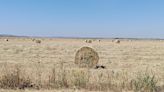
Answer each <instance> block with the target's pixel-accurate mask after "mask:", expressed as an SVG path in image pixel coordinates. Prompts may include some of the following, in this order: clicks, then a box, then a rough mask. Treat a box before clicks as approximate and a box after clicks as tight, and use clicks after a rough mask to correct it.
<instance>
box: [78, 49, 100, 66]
mask: <svg viewBox="0 0 164 92" xmlns="http://www.w3.org/2000/svg"><path fill="white" fill-rule="evenodd" d="M98 61H99V56H98V53H97V52H96V51H94V50H93V49H92V48H90V47H82V48H81V49H79V50H78V51H77V53H76V55H75V64H77V65H78V66H79V67H81V68H93V67H95V66H96V65H97V63H98Z"/></svg>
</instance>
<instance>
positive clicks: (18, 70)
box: [0, 38, 164, 92]
mask: <svg viewBox="0 0 164 92" xmlns="http://www.w3.org/2000/svg"><path fill="white" fill-rule="evenodd" d="M4 39H5V38H0V43H1V44H0V52H1V53H0V72H1V75H0V78H1V79H0V87H1V90H0V92H57V91H59V92H60V91H61V92H67V91H70V92H75V91H79V92H86V91H93V92H94V91H106V92H163V91H162V90H163V85H164V41H160V40H121V43H119V44H118V43H115V42H112V40H111V39H101V41H100V42H99V41H98V40H95V41H93V42H92V43H86V42H85V39H61V38H60V39H59V38H37V39H40V40H41V41H42V42H41V43H40V44H38V43H35V42H33V41H32V39H31V38H8V39H9V41H5V40H4ZM83 46H88V47H92V48H93V49H94V50H95V51H97V52H98V54H99V57H100V60H99V62H98V64H99V65H104V66H106V69H93V68H92V69H87V68H79V67H78V66H77V65H75V64H74V58H75V54H76V52H77V50H78V49H80V48H81V47H83ZM142 84H144V85H142ZM22 85H25V86H27V89H25V90H18V88H20V86H22ZM31 85H32V86H31ZM67 89H68V90H67ZM55 90H56V91H55Z"/></svg>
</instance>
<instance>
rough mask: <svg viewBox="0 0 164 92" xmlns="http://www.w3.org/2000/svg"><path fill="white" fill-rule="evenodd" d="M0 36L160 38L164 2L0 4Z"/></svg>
mask: <svg viewBox="0 0 164 92" xmlns="http://www.w3.org/2000/svg"><path fill="white" fill-rule="evenodd" d="M0 34H10V35H20V36H46V37H107V38H111V37H121V38H164V0H0Z"/></svg>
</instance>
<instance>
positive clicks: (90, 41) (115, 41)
mask: <svg viewBox="0 0 164 92" xmlns="http://www.w3.org/2000/svg"><path fill="white" fill-rule="evenodd" d="M94 41H98V42H101V40H95V39H94V40H91V39H89V40H85V42H86V43H92V42H94ZM112 42H114V43H120V42H121V41H120V40H119V39H114V40H112Z"/></svg>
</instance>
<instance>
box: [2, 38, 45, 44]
mask: <svg viewBox="0 0 164 92" xmlns="http://www.w3.org/2000/svg"><path fill="white" fill-rule="evenodd" d="M31 40H32V41H33V42H35V43H38V44H40V43H42V41H41V40H40V39H34V38H32V39H31ZM4 41H6V42H8V41H10V40H9V39H4Z"/></svg>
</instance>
